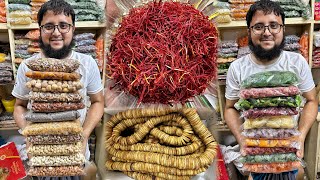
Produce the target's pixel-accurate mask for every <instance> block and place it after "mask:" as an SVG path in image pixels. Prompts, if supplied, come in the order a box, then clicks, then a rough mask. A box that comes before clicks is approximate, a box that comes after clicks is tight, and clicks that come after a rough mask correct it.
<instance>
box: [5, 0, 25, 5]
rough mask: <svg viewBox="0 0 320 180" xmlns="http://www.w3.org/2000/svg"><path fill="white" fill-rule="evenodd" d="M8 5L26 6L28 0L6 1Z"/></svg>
mask: <svg viewBox="0 0 320 180" xmlns="http://www.w3.org/2000/svg"><path fill="white" fill-rule="evenodd" d="M8 2H9V3H10V4H28V3H29V2H30V0H8Z"/></svg>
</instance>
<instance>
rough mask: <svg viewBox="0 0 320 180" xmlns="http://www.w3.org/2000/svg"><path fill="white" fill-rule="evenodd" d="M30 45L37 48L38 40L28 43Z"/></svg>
mask: <svg viewBox="0 0 320 180" xmlns="http://www.w3.org/2000/svg"><path fill="white" fill-rule="evenodd" d="M29 44H30V46H31V47H34V48H38V47H39V42H37V41H32V42H30V43H29Z"/></svg>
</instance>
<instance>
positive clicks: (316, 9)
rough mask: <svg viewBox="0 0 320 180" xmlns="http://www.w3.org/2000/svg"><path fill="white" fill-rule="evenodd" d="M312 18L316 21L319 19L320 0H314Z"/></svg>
mask: <svg viewBox="0 0 320 180" xmlns="http://www.w3.org/2000/svg"><path fill="white" fill-rule="evenodd" d="M314 20H316V21H318V20H320V2H319V0H316V1H315V2H314Z"/></svg>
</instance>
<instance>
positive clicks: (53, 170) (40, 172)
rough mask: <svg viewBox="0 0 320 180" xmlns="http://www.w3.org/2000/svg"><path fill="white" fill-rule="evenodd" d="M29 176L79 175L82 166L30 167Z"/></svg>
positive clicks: (81, 171)
mask: <svg viewBox="0 0 320 180" xmlns="http://www.w3.org/2000/svg"><path fill="white" fill-rule="evenodd" d="M28 175H29V176H37V177H38V176H54V177H58V176H81V175H84V170H83V167H82V166H60V167H59V166H57V167H40V166H39V167H31V168H30V169H29V171H28Z"/></svg>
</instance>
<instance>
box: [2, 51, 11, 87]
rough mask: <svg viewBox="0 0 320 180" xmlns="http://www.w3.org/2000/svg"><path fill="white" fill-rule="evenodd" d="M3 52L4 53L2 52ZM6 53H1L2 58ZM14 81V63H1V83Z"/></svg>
mask: <svg viewBox="0 0 320 180" xmlns="http://www.w3.org/2000/svg"><path fill="white" fill-rule="evenodd" d="M1 54H2V53H1ZM4 56H5V54H2V55H0V58H5V57H4ZM12 81H13V73H12V64H11V63H9V62H6V61H4V62H1V63H0V83H1V84H3V83H10V82H12Z"/></svg>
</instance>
